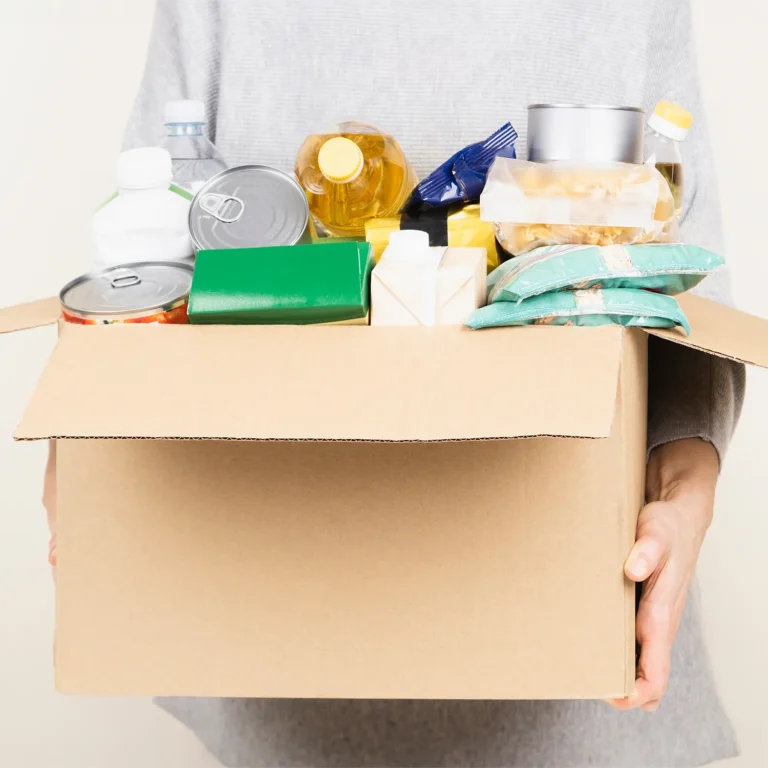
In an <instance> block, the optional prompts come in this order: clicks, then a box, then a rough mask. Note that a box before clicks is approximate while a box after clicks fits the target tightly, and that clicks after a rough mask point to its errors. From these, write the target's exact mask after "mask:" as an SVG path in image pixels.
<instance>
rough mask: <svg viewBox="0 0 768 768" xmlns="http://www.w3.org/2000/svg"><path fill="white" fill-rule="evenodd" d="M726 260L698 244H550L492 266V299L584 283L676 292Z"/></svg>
mask: <svg viewBox="0 0 768 768" xmlns="http://www.w3.org/2000/svg"><path fill="white" fill-rule="evenodd" d="M723 261H724V260H723V258H722V257H721V256H718V255H717V254H715V253H712V252H711V251H708V250H706V249H705V248H700V247H699V246H696V245H679V244H678V245H665V244H654V245H606V246H603V247H600V246H591V245H553V246H546V247H544V248H537V249H536V250H534V251H531V252H530V253H526V254H524V255H522V256H518V257H517V258H514V259H512V260H511V261H508V262H506V263H505V264H502V265H501V266H500V267H499V268H498V269H496V270H494V272H493V273H492V274H491V275H489V277H488V288H489V296H488V300H489V301H491V302H496V301H521V300H522V299H528V298H530V297H531V296H538V295H539V294H542V293H548V292H549V291H560V290H564V289H565V290H578V289H584V288H644V289H646V290H649V291H656V292H658V293H665V294H668V295H670V296H672V295H675V294H678V293H683V292H685V291H688V290H690V289H691V288H694V287H695V286H697V285H698V284H699V283H700V282H701V281H702V280H703V279H704V278H705V277H706V276H707V275H708V274H709V273H710V272H712V271H713V270H715V269H716V268H717V267H719V266H722V264H723Z"/></svg>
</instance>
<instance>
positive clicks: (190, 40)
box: [124, 0, 219, 149]
mask: <svg viewBox="0 0 768 768" xmlns="http://www.w3.org/2000/svg"><path fill="white" fill-rule="evenodd" d="M218 2H219V0H157V6H156V9H155V19H154V24H153V27H152V33H151V37H150V42H149V51H148V54H147V61H146V65H145V68H144V75H143V77H142V80H141V85H140V86H139V93H138V96H137V97H136V101H135V104H134V107H133V111H132V113H131V116H130V119H129V122H128V126H127V129H126V132H125V138H124V148H125V149H132V148H134V147H142V146H157V145H159V144H162V143H163V140H164V136H165V133H164V127H163V111H164V108H165V103H166V102H167V101H172V100H175V99H199V100H201V101H204V102H205V105H206V110H207V119H208V134H209V138H210V139H211V140H212V141H215V140H216V135H215V134H216V117H217V110H218V95H219V13H218Z"/></svg>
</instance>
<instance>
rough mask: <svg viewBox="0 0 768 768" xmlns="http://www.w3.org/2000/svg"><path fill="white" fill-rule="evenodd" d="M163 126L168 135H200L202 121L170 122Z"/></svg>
mask: <svg viewBox="0 0 768 768" xmlns="http://www.w3.org/2000/svg"><path fill="white" fill-rule="evenodd" d="M165 127H166V129H167V131H168V136H202V135H203V127H204V123H171V124H170V125H166V126H165Z"/></svg>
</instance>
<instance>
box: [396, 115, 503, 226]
mask: <svg viewBox="0 0 768 768" xmlns="http://www.w3.org/2000/svg"><path fill="white" fill-rule="evenodd" d="M516 141H517V131H516V130H515V129H514V128H513V127H512V124H511V123H505V124H504V125H502V126H501V128H499V130H498V131H496V132H494V133H492V134H491V135H490V136H489V137H488V138H487V139H485V140H484V141H478V142H477V143H476V144H470V145H469V146H468V147H464V149H461V150H459V151H458V152H457V153H456V154H455V155H453V156H452V157H449V158H448V159H447V160H446V161H445V162H444V163H443V164H442V165H440V166H439V167H438V168H436V169H435V170H434V171H433V172H432V173H430V174H429V176H427V178H426V179H424V181H422V182H421V183H420V184H418V185H417V186H416V189H414V190H413V192H412V193H411V196H410V198H409V199H408V202H407V203H406V204H405V206H404V207H403V211H404V212H406V213H409V214H414V213H418V212H419V211H424V210H429V209H430V208H439V207H442V206H444V205H455V204H456V203H468V202H472V201H476V200H477V199H478V198H479V197H480V193H481V192H482V191H483V187H484V186H485V180H486V177H487V175H488V169H489V168H490V167H491V163H492V162H493V161H494V159H495V158H496V156H497V155H498V154H500V153H503V154H504V155H505V156H506V157H515V142H516Z"/></svg>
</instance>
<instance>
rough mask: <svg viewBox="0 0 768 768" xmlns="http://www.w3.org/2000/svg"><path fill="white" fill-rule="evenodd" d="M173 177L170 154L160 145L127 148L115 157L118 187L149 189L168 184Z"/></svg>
mask: <svg viewBox="0 0 768 768" xmlns="http://www.w3.org/2000/svg"><path fill="white" fill-rule="evenodd" d="M172 179H173V163H172V161H171V154H170V152H168V150H167V149H162V148H161V147H142V148H140V149H129V150H128V151H127V152H123V153H121V154H120V155H119V156H118V158H117V186H118V189H151V188H153V187H161V186H170V184H171V180H172Z"/></svg>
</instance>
